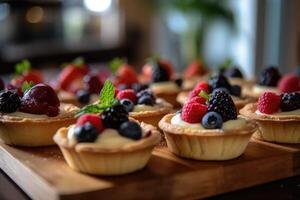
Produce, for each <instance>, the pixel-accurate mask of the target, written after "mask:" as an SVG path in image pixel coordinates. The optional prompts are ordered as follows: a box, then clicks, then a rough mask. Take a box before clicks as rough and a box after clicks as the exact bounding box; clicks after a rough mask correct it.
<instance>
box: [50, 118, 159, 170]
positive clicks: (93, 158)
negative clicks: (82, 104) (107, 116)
mask: <svg viewBox="0 0 300 200" xmlns="http://www.w3.org/2000/svg"><path fill="white" fill-rule="evenodd" d="M141 127H142V129H144V130H145V131H151V134H150V136H149V137H146V138H143V139H141V140H139V141H138V142H133V143H129V144H128V145H125V146H124V147H122V148H118V149H109V148H102V147H101V146H99V145H97V144H95V143H79V144H75V145H70V144H68V141H67V133H68V128H61V129H59V130H58V131H57V133H56V134H55V136H54V141H55V142H56V143H57V144H58V146H59V147H60V149H61V151H62V153H63V155H64V158H65V160H66V162H67V163H68V165H69V166H70V167H71V168H73V169H75V170H77V171H81V172H84V173H88V174H93V175H121V174H127V173H131V172H134V171H137V170H140V169H142V168H144V167H145V166H146V164H147V163H148V161H149V159H150V156H151V152H152V150H153V148H154V146H155V145H156V144H158V143H159V141H160V134H159V132H158V131H157V129H156V128H155V127H153V126H151V125H147V124H145V123H141Z"/></svg>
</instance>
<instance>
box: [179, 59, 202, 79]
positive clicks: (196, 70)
mask: <svg viewBox="0 0 300 200" xmlns="http://www.w3.org/2000/svg"><path fill="white" fill-rule="evenodd" d="M206 72H207V71H206V69H205V68H204V65H203V63H202V62H201V61H199V60H194V61H193V62H192V63H191V64H190V65H189V66H188V67H187V69H186V70H185V71H184V75H183V76H184V77H185V78H190V77H193V76H197V75H204V74H205V73H206Z"/></svg>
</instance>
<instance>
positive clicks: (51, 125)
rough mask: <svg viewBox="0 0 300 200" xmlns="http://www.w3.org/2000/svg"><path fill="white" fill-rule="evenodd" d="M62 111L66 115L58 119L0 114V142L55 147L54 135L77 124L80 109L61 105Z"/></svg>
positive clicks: (43, 116)
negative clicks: (76, 117)
mask: <svg viewBox="0 0 300 200" xmlns="http://www.w3.org/2000/svg"><path fill="white" fill-rule="evenodd" d="M60 110H63V112H64V114H59V115H58V116H56V117H47V116H46V115H40V116H39V115H32V116H36V117H25V118H24V117H19V116H15V115H10V114H0V141H2V142H4V143H5V144H9V145H14V146H30V147H36V146H47V145H53V144H54V141H53V139H52V138H53V135H54V134H55V133H56V131H57V130H58V129H59V128H61V127H64V126H68V125H70V124H73V123H75V122H76V119H75V113H76V112H77V111H78V110H79V109H78V108H77V107H76V106H74V105H71V104H61V106H60ZM29 115H30V114H29Z"/></svg>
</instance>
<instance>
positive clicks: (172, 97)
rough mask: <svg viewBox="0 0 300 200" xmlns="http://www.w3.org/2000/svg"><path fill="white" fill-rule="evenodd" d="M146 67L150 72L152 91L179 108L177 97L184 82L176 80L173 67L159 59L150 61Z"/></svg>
mask: <svg viewBox="0 0 300 200" xmlns="http://www.w3.org/2000/svg"><path fill="white" fill-rule="evenodd" d="M146 66H147V68H148V69H149V71H150V77H151V84H150V89H151V91H152V92H153V93H154V94H155V95H156V96H157V97H158V98H162V99H164V100H166V101H167V102H169V103H170V104H172V105H173V106H174V107H176V106H179V104H178V102H177V101H176V97H177V95H178V93H179V92H180V89H181V84H182V80H181V79H175V78H174V76H175V73H174V71H173V68H172V66H171V65H170V64H169V63H168V62H165V61H163V60H160V59H158V58H153V59H149V61H148V63H147V64H146ZM144 67H145V66H144Z"/></svg>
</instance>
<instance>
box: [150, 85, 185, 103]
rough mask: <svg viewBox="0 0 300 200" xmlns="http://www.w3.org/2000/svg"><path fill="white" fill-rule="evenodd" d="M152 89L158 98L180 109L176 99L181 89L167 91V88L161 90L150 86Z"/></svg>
mask: <svg viewBox="0 0 300 200" xmlns="http://www.w3.org/2000/svg"><path fill="white" fill-rule="evenodd" d="M154 84H164V82H161V83H154ZM174 84H175V83H174ZM150 89H151V91H152V92H153V94H154V95H155V96H157V97H158V98H161V99H164V100H165V101H167V102H168V103H170V104H172V105H173V106H174V107H176V108H178V107H180V104H179V103H178V102H177V101H176V97H177V95H178V93H179V92H180V88H179V87H178V88H176V89H175V88H174V90H166V89H165V88H160V87H159V86H158V87H151V86H150Z"/></svg>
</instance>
